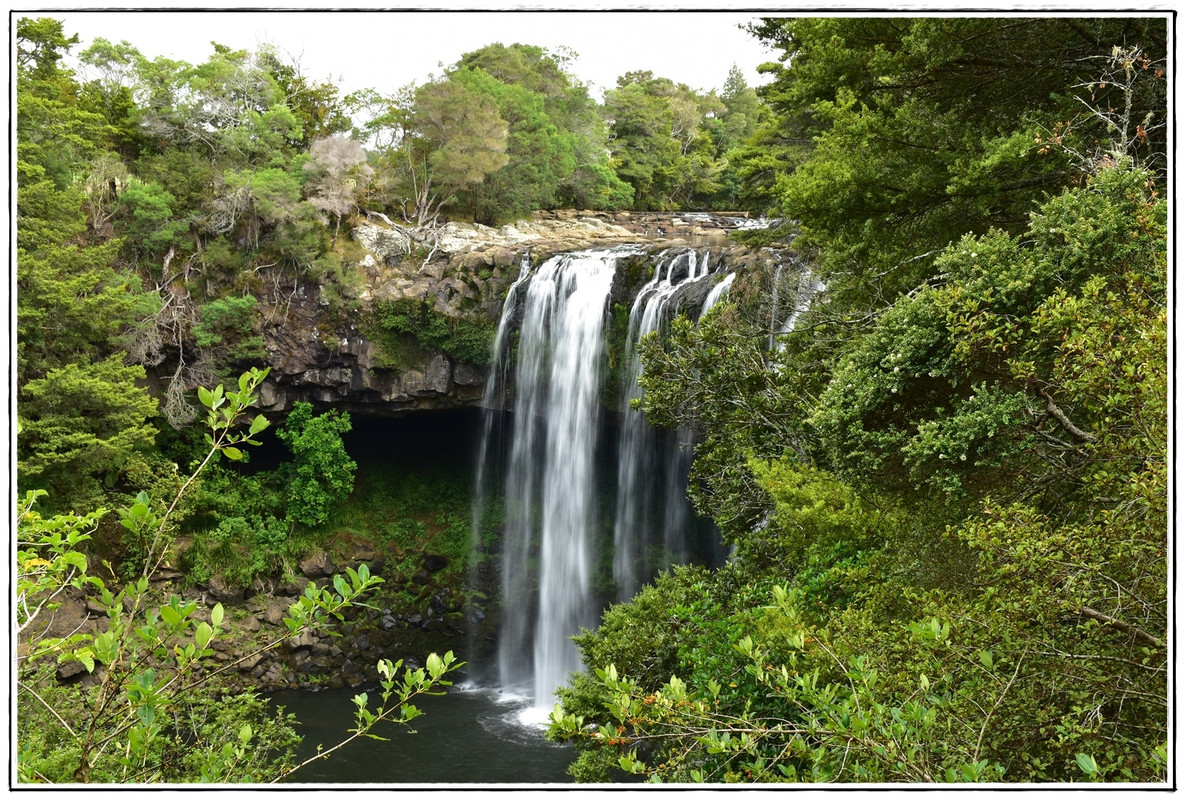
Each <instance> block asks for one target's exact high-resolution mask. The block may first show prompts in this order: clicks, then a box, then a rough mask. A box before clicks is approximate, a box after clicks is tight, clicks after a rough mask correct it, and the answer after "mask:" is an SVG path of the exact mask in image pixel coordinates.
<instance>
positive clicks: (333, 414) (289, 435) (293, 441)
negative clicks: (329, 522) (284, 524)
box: [276, 403, 358, 527]
mask: <svg viewBox="0 0 1185 800" xmlns="http://www.w3.org/2000/svg"><path fill="white" fill-rule="evenodd" d="M349 430H350V415H349V414H344V413H341V412H338V411H328V412H326V413H324V414H319V415H318V416H316V417H314V416H313V407H312V406H311V405H310V404H308V403H295V404H294V405H293V406H292V410H291V411H290V412H288V419H287V420H286V421H285V423H284V427H283V428H281V429H280V430H278V431H277V432H276V436H277V437H278V438H279V439H280V441H282V442H283V443H284V444H285V445H287V446H288V449H289V450H291V451H292V457H293V460H292V462H290V463H289V464H287V465H285V466H284V468H283V472H284V483H285V484H286V486H287V497H288V504H287V513H288V516H289V517H290V518H291V519H293V520H296V521H297V522H299V523H301V524H302V525H307V526H310V527H314V526H317V525H320V524H321V523H322V522H324V521H325V519H326V518H327V517H328V516H329V511H330V509H331V508H332V507H333V505H334V504H336V503H339V502H341V501H343V500H345V498H346V497H348V496H349V494H350V492H351V490H352V489H353V488H354V470H356V469H357V468H358V465H357V464H355V463H354V461H353V459H351V458H350V457H349V455H348V454H347V453H346V448H345V445H344V444H343V443H342V439H341V435H342V434H343V433H347V432H349Z"/></svg>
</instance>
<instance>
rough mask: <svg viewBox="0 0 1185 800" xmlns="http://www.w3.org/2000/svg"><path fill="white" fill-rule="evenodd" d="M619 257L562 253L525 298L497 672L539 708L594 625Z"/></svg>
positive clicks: (572, 665) (575, 665) (573, 665)
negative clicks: (595, 548)
mask: <svg viewBox="0 0 1185 800" xmlns="http://www.w3.org/2000/svg"><path fill="white" fill-rule="evenodd" d="M621 252H622V251H585V252H581V253H574V254H566V255H561V256H556V257H555V258H552V259H550V260H549V261H547V262H546V263H544V264H543V265H542V266H541V267H539V270H538V271H537V272H536V273H535V274H534V275H533V276H532V277H531V278H530V282H529V283H528V284H527V287H526V292H525V295H524V297H523V301H522V303H523V312H522V326H521V328H520V332H519V342H518V361H517V364H516V366H515V381H514V386H515V395H516V396H515V399H514V404H513V410H514V417H515V420H514V430H513V433H512V440H511V444H510V456H509V462H508V465H507V470H506V536H505V546H504V551H503V567H502V571H503V572H502V577H503V598H504V600H503V629H502V632H501V635H500V639H499V668H500V670H501V678H502V684H503V686H506V687H514V688H516V689H519V690H523V691H527V690H529V689H530V688H531V687H532V686H533V693H532V697H533V699H534V704H535V706H536V707H537V708H550V706H551V704H552V702H553V698H552V692H553V691H554V690H555V689H556V687H558V686H560V685H562V684H563V683H564V682H565V681H566V680H567V677H568V673H570V672H573V671H575V670H578V669H579V668H580V661H579V658H578V656H577V653H576V648H575V645H573V644H572V642H571V641H570V640H569V639H568V637H569V636H571V635H572V634H573V633H575V632H577V631H579V630H580V628H581V627H582V626H583V627H590V626H591V625H592V624H593V623H594V621H595V614H596V604H595V603H594V600H593V596H592V586H591V583H592V571H593V564H592V539H593V528H594V510H595V509H594V505H595V503H594V492H595V485H596V482H595V479H594V474H593V473H594V463H593V453H594V450H595V446H596V435H597V405H596V404H597V388H598V385H599V380H600V375H599V362H600V356H601V347H602V327H603V323H604V318H605V303H606V300H607V298H608V294H609V288H610V284H611V282H612V279H613V272H614V267H615V264H616V258H617V257H618V256H619V255H620V254H621ZM536 543H538V550H537V555H538V565H537V569H536V570H533V569H532V556H533V555H535V551H534V546H535V544H536ZM536 584H537V586H538V592H537V597H536V596H534V595H535V592H533V591H532V587H533V586H535V585H536ZM532 676H533V682H532Z"/></svg>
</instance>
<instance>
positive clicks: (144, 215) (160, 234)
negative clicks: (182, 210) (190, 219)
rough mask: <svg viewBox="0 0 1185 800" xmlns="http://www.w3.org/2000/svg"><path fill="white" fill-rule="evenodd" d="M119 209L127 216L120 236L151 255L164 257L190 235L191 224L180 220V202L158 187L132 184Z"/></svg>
mask: <svg viewBox="0 0 1185 800" xmlns="http://www.w3.org/2000/svg"><path fill="white" fill-rule="evenodd" d="M119 205H120V207H121V208H122V209H123V211H124V213H125V215H126V216H127V220H126V222H125V224H124V226H123V227H122V228H121V230H120V231H119V232H120V234H121V235H123V236H125V237H127V239H128V241H129V242H132V243H134V246H135V247H138V248H141V249H143V251H144V252H145V253H146V254H147V255H150V256H152V255H155V256H158V257H159V256H161V255H163V254H164V253H165V251H166V250H168V249H169V246H170V245H173V244H175V243H177V242H179V241H180V240H181V238H182V236H183V235H184V234H186V233H188V231H189V225H188V223H187V222H186V221H185V220H183V219H177V215H176V213H175V211H174V208H175V207H176V205H177V200H176V198H174V197H173V195H171V194H169V193H168V192H167V191H165V190H164V189H163V188H162V187H161V186H160V185H159V184H157V183H143V182H141V181H131V182H130V183H129V184H128V185H127V186H126V187H124V190H123V192H122V193H121V194H120V196H119Z"/></svg>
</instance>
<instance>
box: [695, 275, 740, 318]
mask: <svg viewBox="0 0 1185 800" xmlns="http://www.w3.org/2000/svg"><path fill="white" fill-rule="evenodd" d="M736 277H737V274H736V273H735V272H730V273H728V274H727V275H725V276H724V279H723V280H722V281H720V282H719V283H717V284H716V285H715V286H713V287H712V291H710V292H708V296H707V297H705V298H704V305H703V308H701V309H700V312H699V315H700V316H701V317H702V316H703V315H704V314H707V313H708V311H710V310H711V309H712V307H713V306H715V305H716V304H717V303H719V302H720V301H721V300H722V299H724V298H725V297H726V296H727V295H728V290H729V288H730V287H731V286H732V282H733V281H734V280H736Z"/></svg>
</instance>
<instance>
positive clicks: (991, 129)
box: [753, 17, 1164, 307]
mask: <svg viewBox="0 0 1185 800" xmlns="http://www.w3.org/2000/svg"><path fill="white" fill-rule="evenodd" d="M1162 25H1163V22H1160V21H1156V20H1153V19H1146V20H1143V19H1097V20H1091V19H1087V20H1081V19H1073V20H1071V19H1062V18H1037V17H1033V18H1023V19H1011V18H1003V17H957V18H938V17H929V18H873V17H845V18H839V17H837V18H818V19H805V18H804V19H793V20H791V19H766V20H763V21H762V22H761V23H760V24H758V25H756V26H754V27H753V32H754V34H755V35H757V36H758V37H759V38H760V39H762V40H764V41H765V42H767V43H769V44H770V45H771V46H772V47H776V48H778V49H781V51H782V55H781V57H780V59H781V62H782V63H781V64H780V65H771V66H770V70H771V71H772V72H773V73H774V80H773V81H772V82H771V83H770V84H768V85H766V86H764V87H762V89H761V92H760V93H761V94H762V95H763V96H764V97H765V98H766V100H767V102H768V103H769V104H770V106H771V108H772V110H773V112H774V115H775V119H774V120H773V125H774V126H775V127H776V128H777V131H778V132H777V136H778V137H779V138H780V139H782V140H783V141H785V142H786V143H787V147H788V148H790V149H788V150H787V155H786V156H785V158H784V160H785V161H786V163H791V164H793V165H794V166H795V169H794V170H793V171H792V172H790V173H787V174H784V175H783V174H780V173H779V172H776V171H769V170H765V171H763V172H762V173H761V174H762V175H764V176H765V177H764V178H762V180H763V181H765V180H768V181H771V182H772V183H773V184H774V186H775V187H776V188H773V190H772V194H771V197H773V198H774V199H775V202H774V205H773V207H772V208H771V209H770V210H771V212H772V213H775V214H777V215H780V216H784V217H786V218H788V219H795V220H798V221H799V223H800V225H801V231H802V235H801V237H800V239H799V240H798V244H799V246H806V245H808V244H809V245H811V246H813V247H814V248H817V250H818V251H819V252H820V254H821V258H822V259H823V266H824V267H825V268H826V271H827V276H826V277H827V280H828V283H829V285H830V287H831V290H832V296H834V297H842V296H844V295H846V294H847V293H849V292H850V293H852V302H859V303H864V304H866V305H867V304H875V305H877V306H879V307H884V306H885V305H887V304H888V303H891V302H892V301H893V299H894V297H895V296H896V295H897V293H898V292H901V291H908V290H910V289H911V288H912V287H914V286H916V285H917V284H918V283H919V282H921V281H922V280H923V279H925V278H926V277H928V276H929V275H930V274H932V270H933V258H934V256H935V255H937V253H939V252H941V250H942V249H943V248H944V247H946V246H947V245H948V244H950V243H951V242H952V241H955V240H957V239H958V238H959V237H960V236H962V235H963V234H964V233H969V232H970V233H976V234H980V233H984V232H986V231H987V230H988V229H989V228H992V227H997V228H1000V229H1002V230H1006V231H1009V232H1015V231H1017V230H1019V229H1021V228H1023V226H1024V224H1025V223H1026V221H1027V218H1028V214H1029V212H1030V211H1031V210H1032V209H1033V206H1034V204H1035V203H1036V202H1039V201H1040V200H1041V199H1042V198H1043V197H1045V196H1047V195H1048V194H1050V193H1056V192H1057V191H1059V190H1060V189H1061V188H1062V187H1064V186H1066V185H1068V184H1069V183H1070V182H1071V181H1072V180H1074V179H1075V178H1076V177H1078V176H1080V174H1081V173H1080V172H1079V171H1078V167H1076V166H1075V165H1074V163H1073V160H1072V158H1070V157H1069V156H1068V154H1067V153H1066V152H1065V151H1064V150H1058V149H1056V148H1049V147H1047V146H1045V145H1046V141H1047V139H1048V138H1049V136H1050V135H1051V134H1053V133H1054V132H1055V131H1060V132H1061V134H1064V135H1066V136H1069V137H1070V138H1073V139H1075V140H1076V141H1079V142H1084V143H1085V142H1092V144H1093V141H1094V140H1102V141H1106V140H1107V139H1108V138H1110V137H1109V136H1108V135H1107V133H1106V131H1105V130H1103V129H1101V127H1100V126H1098V125H1097V124H1096V125H1093V126H1092V125H1088V124H1082V125H1079V124H1077V123H1078V118H1079V113H1078V106H1079V104H1078V103H1077V102H1076V101H1074V100H1073V99H1072V97H1073V95H1074V88H1073V87H1075V86H1077V85H1078V84H1080V83H1082V82H1083V80H1084V79H1087V78H1088V77H1089V76H1090V75H1091V74H1092V73H1094V72H1095V70H1096V69H1097V63H1096V65H1095V66H1094V67H1092V66H1089V65H1091V63H1092V62H1093V61H1094V60H1095V59H1096V58H1098V57H1099V56H1103V55H1105V54H1106V53H1108V52H1110V49H1111V47H1112V45H1118V44H1121V43H1122V42H1125V41H1126V42H1128V43H1129V44H1130V43H1135V42H1137V41H1138V42H1140V43H1141V45H1142V46H1143V47H1144V48H1145V49H1146V51H1147V52H1148V53H1149V56H1150V60H1151V62H1153V63H1159V60H1160V59H1161V58H1162V57H1163V53H1164V50H1163V47H1164V31H1163V28H1162V27H1161V26H1162ZM1015 53H1027V54H1029V55H1028V56H1026V57H1024V58H1014V57H1013V54H1015ZM1154 74H1155V73H1154V70H1152V69H1150V70H1148V72H1147V73H1146V75H1147V76H1148V79H1149V80H1148V83H1149V84H1151V85H1150V86H1149V87H1148V90H1147V91H1146V92H1143V93H1141V95H1140V97H1139V101H1138V105H1139V107H1140V109H1141V114H1142V113H1144V112H1146V111H1154V112H1155V110H1156V109H1158V108H1159V109H1163V107H1164V101H1163V97H1164V95H1163V84H1162V83H1159V82H1158V81H1157V80H1156V79H1154ZM1116 94H1118V93H1117V92H1112V100H1110V101H1108V102H1109V103H1110V104H1112V105H1114V104H1115V101H1116V98H1115V95H1116ZM1018 112H1019V113H1018ZM1157 113H1162V112H1157ZM771 133H772V132H771ZM1156 135H1157V134H1154V137H1155V136H1156ZM766 138H767V140H768V139H769V138H770V134H767V135H766ZM803 139H811V140H813V145H812V152H811V153H810V155H809V157H807V158H805V159H803V158H801V157H800V156H798V155H795V154H794V152H793V148H794V145H793V143H794V142H796V141H801V140H803ZM1152 146H1153V147H1159V146H1160V145H1159V144H1153V145H1152ZM755 155H756V156H757V157H758V158H760V159H764V156H762V155H761V154H760V153H756V154H755Z"/></svg>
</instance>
